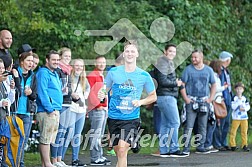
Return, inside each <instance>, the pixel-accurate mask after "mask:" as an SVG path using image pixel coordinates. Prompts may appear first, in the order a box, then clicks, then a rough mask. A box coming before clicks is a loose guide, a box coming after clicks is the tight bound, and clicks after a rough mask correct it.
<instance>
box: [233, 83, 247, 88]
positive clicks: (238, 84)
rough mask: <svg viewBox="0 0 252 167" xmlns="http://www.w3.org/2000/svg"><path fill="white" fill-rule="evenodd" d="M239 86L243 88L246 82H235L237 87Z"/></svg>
mask: <svg viewBox="0 0 252 167" xmlns="http://www.w3.org/2000/svg"><path fill="white" fill-rule="evenodd" d="M238 87H242V88H243V89H244V88H245V86H244V84H243V83H242V82H238V83H236V84H235V89H236V88H238Z"/></svg>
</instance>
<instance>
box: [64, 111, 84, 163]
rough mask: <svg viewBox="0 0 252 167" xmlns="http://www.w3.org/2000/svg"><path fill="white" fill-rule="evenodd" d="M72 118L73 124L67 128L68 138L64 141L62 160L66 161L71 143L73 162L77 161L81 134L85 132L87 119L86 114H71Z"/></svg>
mask: <svg viewBox="0 0 252 167" xmlns="http://www.w3.org/2000/svg"><path fill="white" fill-rule="evenodd" d="M70 117H71V121H70V122H72V123H70V125H69V127H68V128H67V133H66V138H65V141H64V147H63V154H62V159H64V157H65V154H66V151H67V148H68V146H69V143H70V142H71V145H72V160H77V159H79V158H78V155H79V151H80V145H81V132H82V130H83V127H84V124H85V118H86V112H85V113H76V112H70Z"/></svg>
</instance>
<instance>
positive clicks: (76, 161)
mask: <svg viewBox="0 0 252 167" xmlns="http://www.w3.org/2000/svg"><path fill="white" fill-rule="evenodd" d="M72 166H87V165H86V164H84V163H83V162H81V161H80V160H79V159H76V160H73V161H72Z"/></svg>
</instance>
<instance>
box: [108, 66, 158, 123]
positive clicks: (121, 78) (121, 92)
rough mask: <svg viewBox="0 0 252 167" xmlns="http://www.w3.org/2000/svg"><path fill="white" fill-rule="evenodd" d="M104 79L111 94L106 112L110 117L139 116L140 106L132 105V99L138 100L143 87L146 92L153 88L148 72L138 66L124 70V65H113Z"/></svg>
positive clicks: (125, 118) (125, 117) (126, 117)
mask: <svg viewBox="0 0 252 167" xmlns="http://www.w3.org/2000/svg"><path fill="white" fill-rule="evenodd" d="M105 81H106V84H107V87H108V88H111V94H112V95H111V99H110V101H109V112H108V117H109V118H111V119H118V120H132V119H136V118H139V116H140V107H134V106H133V105H132V101H133V100H140V98H141V95H142V92H143V89H145V90H146V92H147V93H148V94H149V93H150V92H152V91H154V90H155V86H154V83H153V81H152V78H151V76H150V74H149V73H147V72H146V71H144V70H142V69H140V68H138V67H137V68H136V70H135V71H134V72H125V66H118V67H114V68H112V69H111V70H110V71H109V72H108V74H107V76H106V79H105Z"/></svg>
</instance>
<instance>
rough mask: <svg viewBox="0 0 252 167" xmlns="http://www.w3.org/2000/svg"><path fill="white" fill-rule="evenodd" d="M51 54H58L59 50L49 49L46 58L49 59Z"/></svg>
mask: <svg viewBox="0 0 252 167" xmlns="http://www.w3.org/2000/svg"><path fill="white" fill-rule="evenodd" d="M52 54H57V55H59V52H57V51H55V50H50V51H49V52H48V53H47V54H46V58H47V59H50V58H51V55H52Z"/></svg>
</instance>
